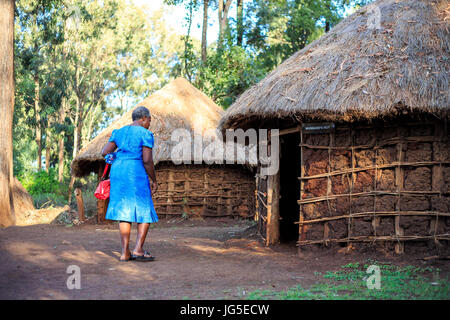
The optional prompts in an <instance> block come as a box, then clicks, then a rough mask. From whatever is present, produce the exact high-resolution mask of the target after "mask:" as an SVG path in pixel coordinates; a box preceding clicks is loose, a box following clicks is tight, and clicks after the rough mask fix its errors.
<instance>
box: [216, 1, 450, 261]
mask: <svg viewBox="0 0 450 320" xmlns="http://www.w3.org/2000/svg"><path fill="white" fill-rule="evenodd" d="M448 9H449V7H448V1H445V0H435V1H430V0H404V1H396V0H379V1H375V2H373V3H371V4H369V5H367V6H365V7H363V8H361V9H360V10H359V11H357V12H356V13H354V14H352V15H350V16H349V17H347V18H346V19H344V20H343V21H341V22H340V23H339V24H338V25H336V26H335V27H334V28H333V29H332V30H331V31H330V32H328V33H326V34H325V35H323V36H322V37H321V38H320V39H318V40H317V41H315V42H313V43H311V44H310V45H308V46H307V47H305V48H303V49H302V50H300V51H299V52H297V53H295V54H294V55H293V56H291V57H290V58H288V59H287V60H286V61H284V62H283V63H282V64H281V65H280V66H278V67H277V68H276V69H275V70H274V71H273V72H271V73H270V74H269V75H268V76H267V77H266V78H265V79H263V80H262V81H261V82H259V83H258V84H256V85H254V86H253V87H251V88H250V89H248V90H247V91H246V92H244V93H243V94H242V95H241V96H240V97H239V98H238V99H237V101H236V102H235V103H234V104H233V105H232V106H231V107H230V108H229V109H228V110H227V111H226V113H225V115H224V116H223V118H222V119H221V122H220V125H219V127H220V128H221V129H222V130H225V129H229V128H232V129H233V128H242V129H244V130H245V129H248V128H256V129H257V128H268V129H279V136H278V137H279V142H280V143H279V154H280V157H279V161H280V170H279V171H278V173H277V174H275V175H273V176H261V175H258V174H257V182H256V183H257V194H258V195H259V197H258V201H257V203H256V206H257V209H256V210H257V215H258V216H259V232H260V234H261V236H262V238H263V240H264V241H265V243H266V244H267V245H270V244H272V243H276V242H278V241H284V240H286V241H289V240H292V241H295V243H296V245H297V246H299V250H300V249H303V248H305V249H306V248H314V249H317V248H318V247H322V248H323V247H339V246H343V247H347V246H354V247H358V246H359V247H362V246H364V244H369V246H371V247H373V245H374V244H382V245H383V247H385V248H386V247H388V248H389V249H392V250H395V252H397V253H402V252H405V251H408V250H410V251H409V252H412V251H416V249H417V248H423V249H424V250H428V251H431V250H434V249H438V250H447V251H448V249H449V245H448V244H449V242H448V241H449V240H450V213H449V212H450V194H449V193H450V142H449V129H448V119H449V101H450V99H449V97H450V90H449V85H448V81H449V67H450V42H449V40H450V34H449V27H450V19H449V14H448V12H449V11H448ZM269 148H270V142H269ZM272 151H273V150H272ZM259 167H260V166H259ZM269 196H270V199H269ZM378 248H379V247H378Z"/></svg>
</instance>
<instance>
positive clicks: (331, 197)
mask: <svg viewBox="0 0 450 320" xmlns="http://www.w3.org/2000/svg"><path fill="white" fill-rule="evenodd" d="M399 194H402V195H404V194H409V195H434V194H437V195H438V194H439V192H438V191H405V190H404V191H400V192H396V191H366V192H357V193H353V194H352V193H346V194H335V195H330V196H329V197H328V198H327V197H326V196H321V197H314V198H309V199H305V200H301V201H300V200H298V201H297V203H299V204H304V203H313V202H319V201H326V200H327V199H336V198H340V197H349V196H352V197H355V196H373V195H395V196H398V195H399Z"/></svg>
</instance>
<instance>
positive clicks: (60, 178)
mask: <svg viewBox="0 0 450 320" xmlns="http://www.w3.org/2000/svg"><path fill="white" fill-rule="evenodd" d="M58 149H59V150H58V181H59V182H62V181H63V177H64V135H61V136H60V137H59V140H58Z"/></svg>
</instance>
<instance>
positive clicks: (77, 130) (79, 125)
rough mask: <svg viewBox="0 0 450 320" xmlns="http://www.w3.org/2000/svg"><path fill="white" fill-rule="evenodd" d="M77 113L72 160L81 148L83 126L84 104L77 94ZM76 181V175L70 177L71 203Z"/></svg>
mask: <svg viewBox="0 0 450 320" xmlns="http://www.w3.org/2000/svg"><path fill="white" fill-rule="evenodd" d="M76 105H77V107H76V114H75V132H74V137H73V154H72V160H73V159H75V157H76V156H77V154H78V150H79V148H80V140H81V129H82V128H83V119H82V112H83V106H82V104H81V99H80V98H79V97H78V96H77V98H76ZM74 183H75V176H71V177H70V183H69V195H68V196H69V198H68V200H69V205H70V202H71V201H72V189H73V185H74Z"/></svg>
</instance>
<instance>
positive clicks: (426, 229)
mask: <svg viewBox="0 0 450 320" xmlns="http://www.w3.org/2000/svg"><path fill="white" fill-rule="evenodd" d="M323 125H324V126H323V127H322V128H321V129H320V130H314V129H313V128H311V127H307V126H308V124H302V126H298V127H295V128H289V129H284V130H280V138H281V139H280V151H281V152H280V156H281V158H280V170H279V172H278V174H276V175H273V176H266V177H260V176H259V175H257V217H258V221H259V230H260V234H261V236H262V238H263V239H264V241H265V243H266V245H270V244H274V243H277V242H279V241H280V240H281V241H283V240H284V239H290V236H292V235H295V233H292V234H290V235H289V234H284V233H285V232H288V233H289V232H292V231H289V230H292V229H291V228H292V226H290V227H289V226H288V225H286V224H285V223H287V224H289V219H290V217H289V214H290V213H288V212H286V209H285V208H287V207H288V208H291V207H290V206H289V205H287V203H288V202H289V201H290V197H289V195H290V194H292V192H290V191H292V190H289V188H292V185H289V184H287V187H286V182H287V181H290V180H289V174H291V176H292V175H294V173H296V174H298V173H299V175H297V179H298V181H299V183H298V187H297V188H296V191H297V192H298V198H297V204H298V211H297V212H298V216H297V217H298V221H293V222H292V221H291V222H290V223H294V224H295V225H296V226H298V229H297V230H298V241H297V243H296V244H297V246H299V249H301V248H302V247H304V246H308V245H325V246H329V245H330V244H338V245H340V246H349V245H351V244H353V243H356V242H360V243H375V242H376V243H383V244H384V245H385V246H387V247H389V248H392V249H393V250H395V252H396V253H398V254H400V253H403V252H404V250H405V244H407V243H413V242H417V241H422V242H425V243H429V244H431V245H435V246H437V247H442V245H443V243H445V242H446V241H448V240H450V237H449V234H448V228H447V227H445V226H446V225H448V219H449V217H450V214H449V213H448V211H447V210H444V209H441V208H440V207H439V206H440V205H441V204H442V203H445V201H446V199H448V192H449V191H448V190H447V189H448V188H447V184H446V182H445V181H444V180H445V179H444V177H443V171H444V170H445V172H447V171H448V170H449V169H448V168H449V166H450V163H449V162H448V158H447V157H446V154H447V152H448V145H449V137H450V136H449V131H448V128H447V123H446V121H445V122H443V121H431V120H430V121H421V122H414V121H408V122H406V123H401V122H391V123H381V124H373V123H372V124H365V123H356V124H349V123H342V124H337V125H336V127H335V126H334V125H330V124H329V123H328V124H327V123H324V124H323ZM321 130H322V131H321ZM295 136H297V137H298V139H299V143H296V139H295V138H294V137H295ZM297 141H298V140H297ZM296 146H299V155H298V154H295V152H293V153H292V157H295V161H291V160H292V159H290V158H289V151H293V148H294V147H296ZM268 149H269V150H270V141H269V146H268ZM446 150H447V151H446ZM295 163H296V164H297V166H298V168H299V170H298V171H295V169H292V168H293V166H295ZM422 180H423V181H422ZM419 182H420V183H422V182H423V183H424V185H423V186H419V185H418V183H419ZM288 191H289V192H288ZM417 201H419V202H417ZM416 202H417V203H420V206H422V207H423V208H422V207H420V208H419V207H415V205H414V203H416ZM441 206H442V205H441ZM288 210H290V209H288ZM283 220H284V221H283ZM283 224H285V225H283ZM408 228H409V229H408ZM414 228H415V229H417V230H419V233H417V232H416V231H414V230H415V229H414Z"/></svg>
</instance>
